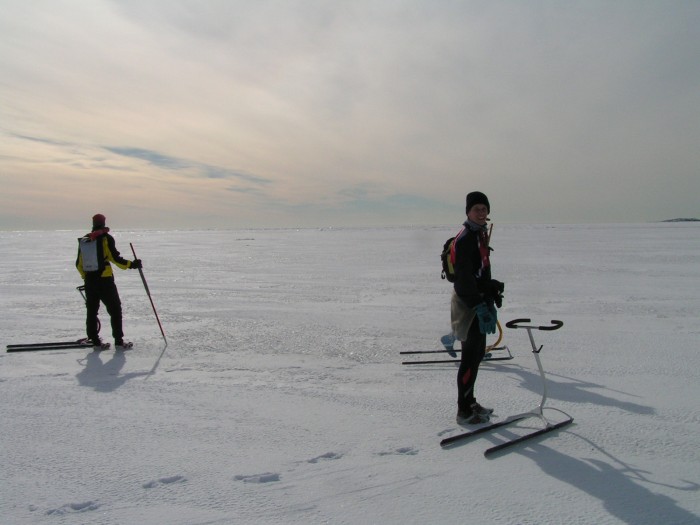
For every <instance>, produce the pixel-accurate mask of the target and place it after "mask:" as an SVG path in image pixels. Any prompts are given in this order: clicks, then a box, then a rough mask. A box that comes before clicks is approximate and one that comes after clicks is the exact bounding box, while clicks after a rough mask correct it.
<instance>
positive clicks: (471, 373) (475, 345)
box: [457, 318, 486, 413]
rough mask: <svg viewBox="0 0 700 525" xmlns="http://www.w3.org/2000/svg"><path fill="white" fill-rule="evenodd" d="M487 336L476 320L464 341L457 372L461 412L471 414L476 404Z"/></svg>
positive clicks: (458, 403) (474, 319) (458, 401)
mask: <svg viewBox="0 0 700 525" xmlns="http://www.w3.org/2000/svg"><path fill="white" fill-rule="evenodd" d="M485 348H486V336H485V335H484V334H482V333H481V331H480V330H479V323H478V322H477V321H476V318H473V322H472V323H471V325H470V327H469V331H468V334H467V339H466V340H465V341H462V359H461V361H460V365H459V370H458V372H457V394H458V399H457V407H458V409H459V411H460V412H463V413H469V412H471V406H472V405H473V404H474V403H475V402H476V398H475V397H474V385H475V384H476V376H477V374H478V373H479V365H480V364H481V361H482V359H483V358H484V354H485Z"/></svg>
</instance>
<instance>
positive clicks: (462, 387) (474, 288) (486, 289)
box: [450, 191, 503, 424]
mask: <svg viewBox="0 0 700 525" xmlns="http://www.w3.org/2000/svg"><path fill="white" fill-rule="evenodd" d="M490 211H491V204H490V203H489V200H488V198H487V197H486V195H484V194H483V193H481V192H479V191H474V192H471V193H469V194H468V195H467V207H466V212H467V220H466V221H465V222H464V228H463V229H462V231H461V232H460V233H459V234H458V235H457V237H456V239H455V242H454V245H453V251H452V253H451V254H450V256H451V258H452V263H453V265H454V268H455V281H454V292H453V294H452V304H451V312H450V313H451V321H452V331H453V334H454V336H455V338H456V339H457V340H459V341H461V343H462V356H461V360H460V365H459V371H458V372H457V395H458V397H457V423H459V424H465V423H466V424H478V423H485V422H487V421H488V420H489V415H490V414H491V413H492V412H493V409H491V408H485V407H483V406H481V405H480V404H479V403H477V401H476V397H475V396H474V385H475V383H476V376H477V374H478V372H479V365H480V364H481V361H482V360H483V358H484V355H485V353H486V334H490V333H495V332H496V318H497V316H496V308H495V305H498V306H499V307H500V305H501V298H502V295H501V294H502V292H503V284H502V283H500V282H499V281H496V280H493V279H491V262H490V257H489V252H490V250H491V249H490V247H489V239H488V233H487V228H486V222H487V221H488V215H489V213H490Z"/></svg>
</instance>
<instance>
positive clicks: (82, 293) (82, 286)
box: [76, 284, 102, 334]
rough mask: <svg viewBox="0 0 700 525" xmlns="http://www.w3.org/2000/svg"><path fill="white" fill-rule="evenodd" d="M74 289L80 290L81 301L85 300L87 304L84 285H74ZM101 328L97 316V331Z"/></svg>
mask: <svg viewBox="0 0 700 525" xmlns="http://www.w3.org/2000/svg"><path fill="white" fill-rule="evenodd" d="M76 290H78V291H79V292H80V295H81V296H82V298H83V302H85V306H87V296H86V295H85V285H84V284H83V285H81V286H78V287H76ZM101 329H102V323H101V322H100V318H99V317H98V318H97V333H98V334H99V333H100V330H101Z"/></svg>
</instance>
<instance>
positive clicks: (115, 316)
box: [75, 213, 141, 348]
mask: <svg viewBox="0 0 700 525" xmlns="http://www.w3.org/2000/svg"><path fill="white" fill-rule="evenodd" d="M105 223H106V218H105V216H104V215H102V214H101V213H98V214H97V215H95V216H93V218H92V231H91V232H90V233H88V234H87V235H85V236H84V237H81V238H80V239H78V244H79V247H78V258H77V260H76V261H75V266H76V268H77V269H78V272H80V276H81V277H82V278H83V279H84V281H85V303H86V307H87V319H86V321H85V327H86V330H87V337H88V339H89V340H90V342H92V344H93V346H95V347H98V348H105V347H108V346H109V345H107V344H104V343H103V342H102V340H101V339H100V335H99V333H98V323H97V313H98V312H99V310H100V302H102V303H104V305H105V308H107V313H108V314H109V317H110V321H111V325H112V336H113V337H114V344H115V345H116V346H117V347H121V348H131V346H132V343H128V342H125V341H124V332H123V330H122V303H121V299H120V298H119V292H118V291H117V285H116V284H115V282H114V273H113V271H112V264H111V263H113V264H114V265H116V266H118V267H119V268H121V269H122V270H126V269H130V268H141V261H140V260H139V259H134V260H133V261H129V260H126V259H124V258H123V257H122V256H121V255H120V254H119V250H117V246H116V244H115V242H114V237H112V236H111V235H110V234H109V228H107V227H106V226H105Z"/></svg>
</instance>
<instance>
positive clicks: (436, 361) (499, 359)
mask: <svg viewBox="0 0 700 525" xmlns="http://www.w3.org/2000/svg"><path fill="white" fill-rule="evenodd" d="M511 359H513V356H507V357H485V358H484V361H483V362H487V361H510V360H511ZM459 362H460V361H459V359H437V360H434V361H402V362H401V364H402V365H434V364H440V363H459Z"/></svg>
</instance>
